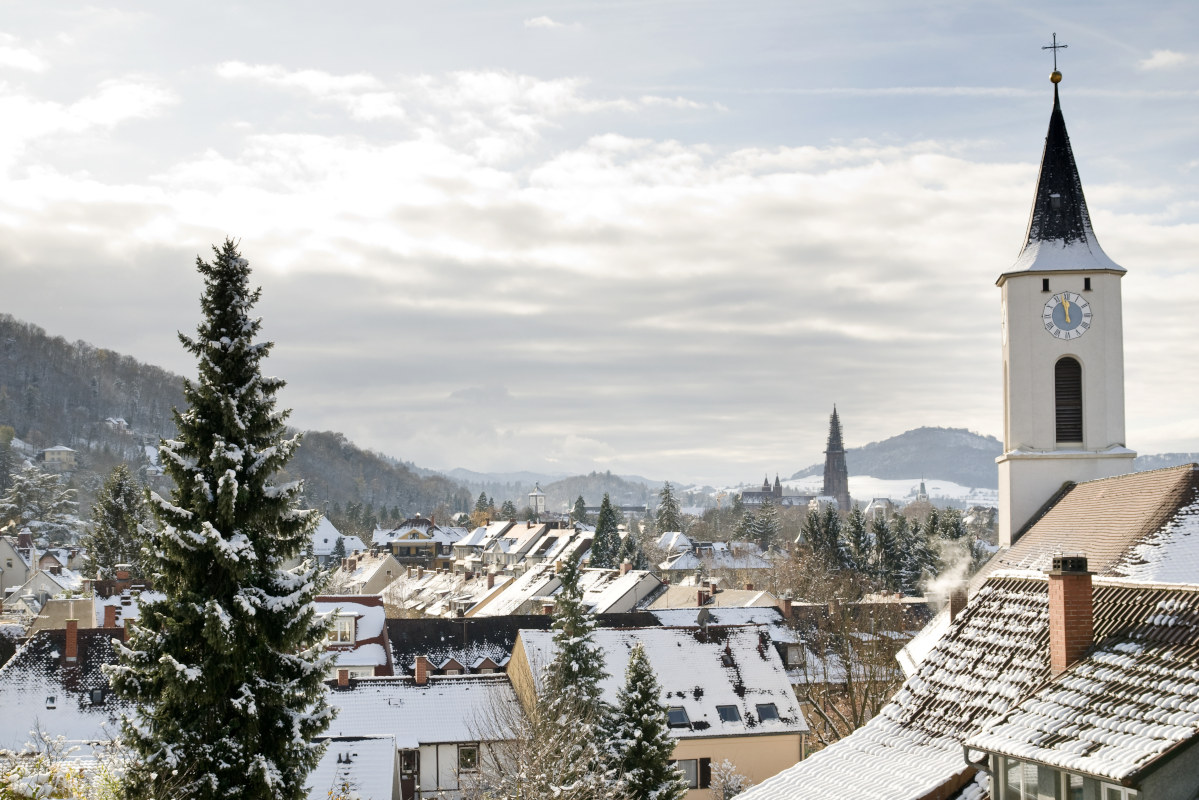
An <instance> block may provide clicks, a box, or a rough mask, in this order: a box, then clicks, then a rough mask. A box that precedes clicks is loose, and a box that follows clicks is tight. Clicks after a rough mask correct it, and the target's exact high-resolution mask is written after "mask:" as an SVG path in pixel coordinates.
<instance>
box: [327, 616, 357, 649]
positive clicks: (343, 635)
mask: <svg viewBox="0 0 1199 800" xmlns="http://www.w3.org/2000/svg"><path fill="white" fill-rule="evenodd" d="M355 622H356V619H355V618H354V617H352V616H345V615H338V616H336V617H334V618H333V623H332V624H331V625H330V626H329V633H328V634H327V637H328V640H329V641H330V642H333V643H336V644H353V643H354V623H355Z"/></svg>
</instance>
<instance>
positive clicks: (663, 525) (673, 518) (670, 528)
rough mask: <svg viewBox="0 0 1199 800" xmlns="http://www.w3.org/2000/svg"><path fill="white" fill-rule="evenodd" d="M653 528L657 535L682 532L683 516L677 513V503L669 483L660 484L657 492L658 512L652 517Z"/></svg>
mask: <svg viewBox="0 0 1199 800" xmlns="http://www.w3.org/2000/svg"><path fill="white" fill-rule="evenodd" d="M654 527H655V529H656V530H657V532H658V533H659V534H663V533H672V532H674V531H682V530H683V515H682V513H681V512H680V511H679V501H678V500H677V499H676V498H675V496H674V489H673V488H672V487H671V485H670V481H666V482H665V483H664V484H662V491H660V492H658V510H657V512H656V513H655V516H654Z"/></svg>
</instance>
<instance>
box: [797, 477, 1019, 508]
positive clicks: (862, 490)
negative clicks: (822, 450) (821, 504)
mask: <svg viewBox="0 0 1199 800" xmlns="http://www.w3.org/2000/svg"><path fill="white" fill-rule="evenodd" d="M823 487H824V478H822V477H821V476H819V475H815V476H812V477H810V478H802V479H800V480H797V481H789V482H787V483H785V484H783V493H784V494H786V493H789V492H796V493H799V494H819V493H820V491H821V489H822V488H823ZM924 488H925V489H927V490H928V497H929V499H930V500H931V501H933V502H934V503H936V502H937V501H938V500H942V501H944V500H954V501H957V502H961V503H965V504H966V505H971V506H973V505H979V506H998V505H999V491H998V490H996V489H976V488H972V487H969V486H961V485H960V484H956V483H953V482H952V481H942V480H937V479H935V478H926V479H925V480H924ZM919 489H920V478H899V479H894V480H891V479H886V478H872V477H870V476H869V475H851V476H849V495H850V497H852V498H853V499H854V500H856V501H858V502H861V503H862V504H863V505H865V504H866V503H868V502H870V500H871V499H872V498H875V497H887V498H890V499H891V500H892V501H894V502H896V503H910V502H911V501H913V500H915V499H916V492H917V491H918V490H919Z"/></svg>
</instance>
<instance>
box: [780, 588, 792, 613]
mask: <svg viewBox="0 0 1199 800" xmlns="http://www.w3.org/2000/svg"><path fill="white" fill-rule="evenodd" d="M779 610H780V611H782V612H783V619H791V613H792V611H791V598H790V597H789V596H788V595H787V594H784V595H783V596H782V597H780V598H779Z"/></svg>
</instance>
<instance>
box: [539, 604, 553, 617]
mask: <svg viewBox="0 0 1199 800" xmlns="http://www.w3.org/2000/svg"><path fill="white" fill-rule="evenodd" d="M541 613H542V614H545V615H546V616H547V617H550V616H553V614H554V604H553V603H542V604H541Z"/></svg>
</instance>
